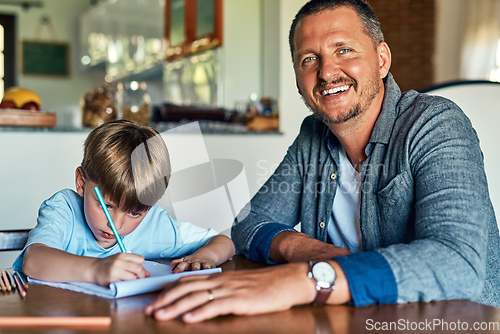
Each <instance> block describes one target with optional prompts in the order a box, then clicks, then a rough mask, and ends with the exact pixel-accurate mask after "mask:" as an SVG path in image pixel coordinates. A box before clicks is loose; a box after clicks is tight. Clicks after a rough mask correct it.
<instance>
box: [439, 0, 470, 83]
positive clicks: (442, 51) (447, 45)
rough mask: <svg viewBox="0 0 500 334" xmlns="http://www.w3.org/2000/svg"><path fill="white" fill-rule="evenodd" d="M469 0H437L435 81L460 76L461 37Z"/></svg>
mask: <svg viewBox="0 0 500 334" xmlns="http://www.w3.org/2000/svg"><path fill="white" fill-rule="evenodd" d="M466 1H467V0H436V39H435V52H434V64H435V66H434V82H435V83H443V82H448V81H455V80H458V79H459V78H460V53H461V51H462V50H461V39H462V36H463V34H464V31H465V26H464V24H463V22H464V21H465V18H464V4H465V2H466Z"/></svg>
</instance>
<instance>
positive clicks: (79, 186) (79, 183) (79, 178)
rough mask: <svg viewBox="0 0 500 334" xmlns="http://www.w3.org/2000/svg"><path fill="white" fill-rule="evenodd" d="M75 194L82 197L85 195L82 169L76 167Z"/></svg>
mask: <svg viewBox="0 0 500 334" xmlns="http://www.w3.org/2000/svg"><path fill="white" fill-rule="evenodd" d="M75 185H76V192H77V193H78V195H80V196H82V197H83V195H84V194H85V178H84V177H83V170H82V167H78V168H77V169H76V171H75Z"/></svg>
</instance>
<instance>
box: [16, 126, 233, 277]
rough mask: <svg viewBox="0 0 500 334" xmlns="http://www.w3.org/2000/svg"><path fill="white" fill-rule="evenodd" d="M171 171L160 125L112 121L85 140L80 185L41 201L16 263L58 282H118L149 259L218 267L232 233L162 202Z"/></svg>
mask: <svg viewBox="0 0 500 334" xmlns="http://www.w3.org/2000/svg"><path fill="white" fill-rule="evenodd" d="M169 176H170V160H169V155H168V151H167V148H166V145H165V142H164V141H163V139H162V138H161V136H160V135H159V134H158V132H157V131H156V130H154V129H153V128H150V127H148V126H141V125H137V124H135V123H132V122H129V121H124V120H120V121H113V122H108V123H104V124H102V125H101V126H99V127H97V128H96V129H94V130H93V131H92V132H91V133H90V134H89V136H88V137H87V139H86V141H85V145H84V156H83V161H82V164H81V166H79V167H78V168H77V169H76V192H74V191H73V190H70V189H65V190H61V191H59V192H58V193H56V194H55V195H53V196H52V197H51V198H50V199H48V200H46V201H45V202H44V203H43V204H42V205H41V207H40V210H39V216H38V220H37V226H36V227H35V228H34V229H33V230H32V231H31V232H30V235H29V238H28V242H27V244H26V247H25V249H24V251H23V252H22V253H21V255H20V256H19V258H18V259H17V260H16V262H15V263H14V265H13V268H14V269H15V270H21V269H22V271H24V273H25V274H26V275H27V276H29V277H32V278H36V279H39V280H46V281H53V282H70V281H80V282H92V283H96V284H100V285H104V286H106V285H108V284H109V283H111V282H115V281H121V280H131V279H136V278H143V277H147V276H149V273H148V272H147V271H146V270H145V269H144V268H143V267H142V263H143V261H144V259H145V258H151V259H154V258H179V259H177V260H174V261H172V269H173V270H174V272H181V271H184V270H199V269H208V268H213V267H215V266H217V265H219V264H221V263H223V262H225V261H226V260H228V259H229V258H230V257H231V256H232V255H233V254H234V245H233V243H232V241H231V239H229V238H228V237H226V236H224V235H217V232H215V231H214V230H213V229H208V230H206V229H204V228H200V227H198V226H195V225H192V224H190V223H182V222H178V221H176V220H174V219H173V218H172V217H171V216H170V215H169V214H168V213H167V212H166V211H165V210H163V209H162V208H161V207H159V206H156V205H154V204H156V202H157V201H158V200H159V199H160V198H161V197H162V196H163V194H164V192H165V190H166V187H167V184H168V178H169ZM96 186H98V187H99V189H100V191H101V193H102V195H103V197H104V200H105V203H106V205H107V208H108V210H109V212H110V215H111V217H112V219H113V221H114V224H115V225H116V229H117V230H118V234H119V235H120V236H121V237H122V241H123V244H124V245H125V248H126V249H127V250H128V251H129V252H131V253H123V252H121V251H120V248H119V245H117V241H116V239H115V236H114V234H113V232H112V229H111V227H110V225H109V224H108V221H107V219H106V216H105V214H104V211H103V209H102V207H101V206H100V204H99V201H98V198H97V195H96V193H95V191H94V188H95V187H96Z"/></svg>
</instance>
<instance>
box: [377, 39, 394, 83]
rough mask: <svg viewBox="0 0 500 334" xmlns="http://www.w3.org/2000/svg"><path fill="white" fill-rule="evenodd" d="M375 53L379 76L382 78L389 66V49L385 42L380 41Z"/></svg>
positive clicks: (390, 56)
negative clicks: (377, 60)
mask: <svg viewBox="0 0 500 334" xmlns="http://www.w3.org/2000/svg"><path fill="white" fill-rule="evenodd" d="M377 54H378V59H379V68H380V78H381V79H383V78H385V77H386V76H387V73H389V69H390V68H391V61H392V55H391V49H390V48H389V45H388V44H387V43H386V42H382V43H380V44H379V45H378V47H377Z"/></svg>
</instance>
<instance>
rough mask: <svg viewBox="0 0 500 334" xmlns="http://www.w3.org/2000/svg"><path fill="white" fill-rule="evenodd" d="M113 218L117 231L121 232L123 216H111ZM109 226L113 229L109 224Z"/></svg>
mask: <svg viewBox="0 0 500 334" xmlns="http://www.w3.org/2000/svg"><path fill="white" fill-rule="evenodd" d="M111 218H113V223H114V224H115V227H116V229H117V230H121V228H122V226H123V221H124V219H123V216H122V215H118V214H117V215H114V216H111ZM108 226H109V227H111V226H110V225H109V223H108Z"/></svg>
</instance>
